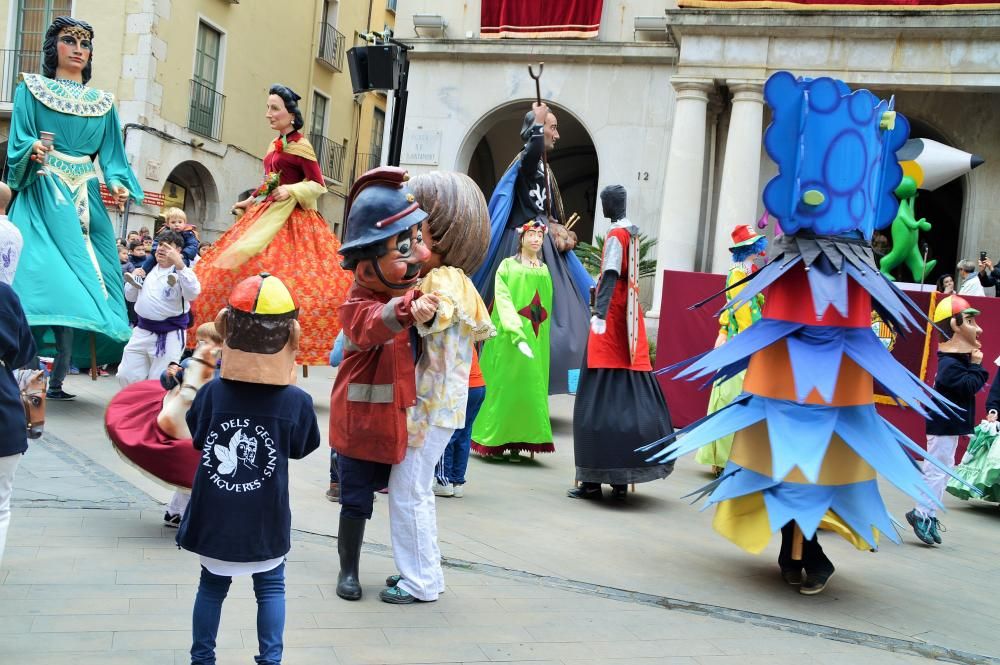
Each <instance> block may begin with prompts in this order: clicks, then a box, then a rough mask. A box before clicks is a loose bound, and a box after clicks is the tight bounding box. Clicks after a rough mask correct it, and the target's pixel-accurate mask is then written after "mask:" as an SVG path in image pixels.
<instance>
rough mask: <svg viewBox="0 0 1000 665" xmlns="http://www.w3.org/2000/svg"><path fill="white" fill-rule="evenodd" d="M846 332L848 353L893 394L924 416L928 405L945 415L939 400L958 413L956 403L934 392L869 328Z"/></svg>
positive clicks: (846, 350) (934, 410)
mask: <svg viewBox="0 0 1000 665" xmlns="http://www.w3.org/2000/svg"><path fill="white" fill-rule="evenodd" d="M845 334H846V344H845V345H844V350H845V352H846V353H847V355H848V357H849V358H850V359H851V360H853V361H854V362H856V363H857V364H858V365H860V366H861V367H863V368H864V369H865V371H867V372H870V373H871V374H872V376H874V377H875V378H876V379H877V380H878V382H879V383H880V384H881V385H882V386H883V388H885V389H886V391H887V392H889V393H891V394H892V396H893V397H898V398H899V399H902V400H903V401H904V402H906V403H907V404H908V405H909V406H910V407H912V408H913V410H914V411H916V412H917V413H919V414H920V415H921V416H923V417H925V418H926V417H927V415H928V414H927V411H926V410H925V409H930V410H931V411H933V412H935V413H937V414H941V415H944V411H943V410H942V408H941V407H940V406H938V403H940V404H941V405H942V406H944V407H945V408H946V409H947V411H948V412H949V413H957V412H956V411H955V409H957V408H958V407H957V406H956V405H954V404H952V403H951V402H949V401H948V400H946V399H945V398H943V397H941V395H939V394H937V393H936V392H934V390H933V389H931V387H930V386H928V385H927V384H926V383H924V382H923V381H921V380H920V379H919V378H918V377H917V376H916V375H915V374H914V373H913V372H911V371H910V370H908V369H906V368H905V367H904V366H903V365H901V364H899V363H898V362H897V361H896V359H895V358H893V357H892V354H891V353H889V350H888V349H886V348H885V346H884V345H883V344H882V342H880V341H879V340H878V338H877V337H875V336H874V335H872V333H871V331H870V330H868V329H867V328H854V329H848V330H847V331H846V333H845Z"/></svg>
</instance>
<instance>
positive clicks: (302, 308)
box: [189, 85, 351, 365]
mask: <svg viewBox="0 0 1000 665" xmlns="http://www.w3.org/2000/svg"><path fill="white" fill-rule="evenodd" d="M299 99H300V97H299V96H298V95H297V94H295V92H293V91H292V90H290V89H288V88H286V87H285V86H282V85H273V86H271V89H270V94H269V96H268V106H267V119H268V121H269V122H270V124H271V128H272V129H275V130H277V131H278V132H279V133H280V135H279V136H278V138H276V139H275V140H274V141H273V142H272V143H271V144H270V145H269V146H268V149H267V154H266V155H265V156H264V173H265V176H264V181H263V183H262V184H261V185H260V187H258V188H257V190H256V191H255V192H254V193H253V195H252V196H250V197H249V198H248V199H246V200H244V201H240V202H239V203H237V204H236V205H235V206H234V212H235V211H239V210H244V211H245V212H244V213H243V215H242V216H241V217H240V219H239V220H238V221H237V222H236V223H235V224H233V226H232V227H230V229H229V230H228V231H226V232H225V233H224V234H222V237H220V238H219V239H218V240H217V241H216V242H215V243H214V244H213V245H212V248H211V249H210V250H208V252H206V253H205V255H204V256H202V258H201V260H200V261H199V262H198V263H197V264H196V265H195V268H194V270H195V273H197V275H198V280H199V281H200V282H201V284H202V291H201V296H200V297H199V298H198V300H197V301H195V302H192V303H191V311H192V313H193V315H194V323H193V325H194V326H197V325H198V324H201V323H204V322H206V321H214V320H215V315H216V314H218V312H219V310H220V309H222V308H223V307H225V306H226V302H227V298H228V296H229V293H230V291H232V289H233V286H234V285H235V284H237V283H239V282H240V281H242V280H243V279H246V278H247V277H250V276H252V275H256V274H258V273H262V272H266V273H269V274H272V275H275V276H277V277H280V278H281V280H282V282H284V283H285V284H286V285H287V286H288V289H289V290H290V291H292V292H293V293H294V294H295V298H296V300H297V302H298V305H299V323H300V325H301V327H302V339H301V341H300V343H299V354H298V357H297V359H296V360H297V362H298V363H300V364H302V365H325V364H326V363H327V361H328V359H329V355H330V349H331V348H333V342H334V340H335V339H336V337H337V333H339V332H340V319H339V318H338V316H337V308H338V307H339V306H340V303H342V302H343V301H344V298H345V297H346V295H347V289H348V288H350V286H351V273H350V272H349V271H346V270H344V269H343V268H341V267H340V265H339V261H338V259H337V251H338V250H339V249H340V241H339V240H338V239H337V236H336V235H334V233H333V232H332V231H331V230H330V227H329V226H327V223H326V221H325V220H324V219H323V216H322V215H320V213H319V211H318V210H317V209H316V201H317V200H318V199H319V197H320V196H322V195H323V194H325V193H326V185H325V184H324V181H323V173H322V171H321V170H320V166H319V162H318V161H317V160H316V153H315V152H314V151H313V147H312V145H310V144H309V141H308V140H306V138H305V137H304V136H303V135H302V134H301V133H300V130H301V129H302V125H303V120H302V113H301V111H299V108H298V100H299ZM192 338H193V335H189V344H192V343H193V342H191V339H192Z"/></svg>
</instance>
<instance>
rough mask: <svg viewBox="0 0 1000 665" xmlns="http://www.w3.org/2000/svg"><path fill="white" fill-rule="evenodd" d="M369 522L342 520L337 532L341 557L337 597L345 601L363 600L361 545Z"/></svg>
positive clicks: (348, 518)
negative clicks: (359, 570) (360, 578)
mask: <svg viewBox="0 0 1000 665" xmlns="http://www.w3.org/2000/svg"><path fill="white" fill-rule="evenodd" d="M367 522H368V520H364V519H355V518H351V517H343V516H341V518H340V528H339V529H338V530H337V553H338V554H339V555H340V574H339V575H337V595H338V596H340V597H341V598H343V599H344V600H361V581H360V580H359V579H358V562H359V561H360V559H361V544H362V543H363V542H364V540H365V524H366V523H367Z"/></svg>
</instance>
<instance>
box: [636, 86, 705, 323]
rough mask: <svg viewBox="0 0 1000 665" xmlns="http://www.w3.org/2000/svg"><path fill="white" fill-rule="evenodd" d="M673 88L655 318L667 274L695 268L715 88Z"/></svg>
mask: <svg viewBox="0 0 1000 665" xmlns="http://www.w3.org/2000/svg"><path fill="white" fill-rule="evenodd" d="M671 84H672V85H673V86H674V89H675V90H676V91H677V100H676V103H675V104H674V126H673V130H672V131H671V133H670V152H669V154H668V155H667V174H666V177H665V178H664V183H663V205H662V206H661V209H660V227H659V233H658V234H657V243H656V277H655V279H654V281H653V284H654V290H653V308H652V309H651V310H650V311H649V312H648V313H647V314H646V316H649V317H653V318H656V317H659V315H660V298H661V296H662V292H663V271H664V270H666V269H673V270H693V269H694V264H695V257H696V254H697V251H698V226H699V224H700V221H701V199H702V180H703V177H702V176H703V173H704V169H705V129H706V124H707V113H706V112H707V108H708V94H709V93H710V92H712V91H713V90H714V89H715V84H714V82H713V81H712V80H711V79H701V78H678V77H675V78H673V79H671Z"/></svg>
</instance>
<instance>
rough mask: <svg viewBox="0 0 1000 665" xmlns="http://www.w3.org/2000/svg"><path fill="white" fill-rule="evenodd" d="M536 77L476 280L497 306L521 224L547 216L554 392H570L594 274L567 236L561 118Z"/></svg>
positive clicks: (494, 203) (492, 207)
mask: <svg viewBox="0 0 1000 665" xmlns="http://www.w3.org/2000/svg"><path fill="white" fill-rule="evenodd" d="M529 72H530V73H531V76H532V78H534V79H535V83H536V85H535V91H536V97H537V101H536V102H535V103H534V104H533V105H532V110H531V111H529V112H528V113H527V114H526V115H525V116H524V123H523V125H522V127H521V139H522V140H523V141H524V142H525V143H524V148H523V149H522V150H521V152H520V154H518V156H517V157H516V158H515V159H514V161H513V162H512V163H511V165H510V166H509V167H508V168H507V171H506V172H505V173H504V175H503V177H502V178H501V179H500V182H499V183H497V186H496V188H495V189H494V190H493V195H492V196H491V197H490V203H489V212H490V248H489V253H488V254H487V256H486V260H485V261H484V262H483V264H482V266H481V267H480V268H479V270H477V271H476V272H475V273H474V274H473V275H472V281H473V283H474V284H475V285H476V288H477V289H478V290H479V292H480V293H481V294H482V296H483V300H484V301H485V302H486V304H487V305H488V306H489V307H492V306H493V298H494V291H493V289H494V276H495V275H496V272H497V268H499V267H500V263H501V261H503V260H504V259H505V258H507V257H509V256H514V255H515V254H516V253H517V252H518V247H519V244H520V238H521V237H520V235H518V232H517V229H518V228H521V227H523V226H524V224H525V223H527V222H529V221H532V220H536V219H538V218H542V219H547V220H548V223H547V226H548V230H549V232H548V233H547V234H546V235H545V241H544V244H543V247H542V260H543V262H544V263H545V265H546V266H547V267H548V269H549V273H550V275H551V277H552V312H551V327H552V336H551V339H552V340H556V343H555V344H553V346H552V349H551V353H550V356H549V367H550V371H549V393H550V394H560V393H567V392H570V388H571V386H570V375H571V373H576V372H577V371H579V369H580V367H582V366H583V363H584V351H585V349H586V346H587V336H588V333H589V325H588V321H589V320H590V309H589V298H590V288H591V287H592V286H593V285H594V280H593V279H592V278H591V276H590V275H589V274H588V273H587V271H586V269H585V268H584V267H583V264H582V263H580V259H578V258H577V256H576V254H574V253H573V251H572V246H573V243H572V241H569V242H566V241H565V240H563V241H560V240H561V239H565V238H566V234H565V233H564V229H563V227H562V224H561V222H562V223H565V222H566V221H568V220H567V218H566V215H565V213H564V211H563V205H562V197H561V196H560V194H559V185H558V183H557V182H556V178H555V175H554V174H553V173H552V169H551V168H550V167H549V165H548V155H549V153H550V152H551V151H552V150H553V149H554V148H555V145H556V142H557V141H558V140H559V123H558V119H557V118H556V116H555V114H554V113H552V111H551V109H549V107H548V105H546V104H544V103H543V102H542V100H541V87H540V85H539V83H538V79H539V78H540V77H541V69H540V70H539V74H538V75H537V76H536V75H535V74H534V72H533V71H531V70H530V68H529Z"/></svg>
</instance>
